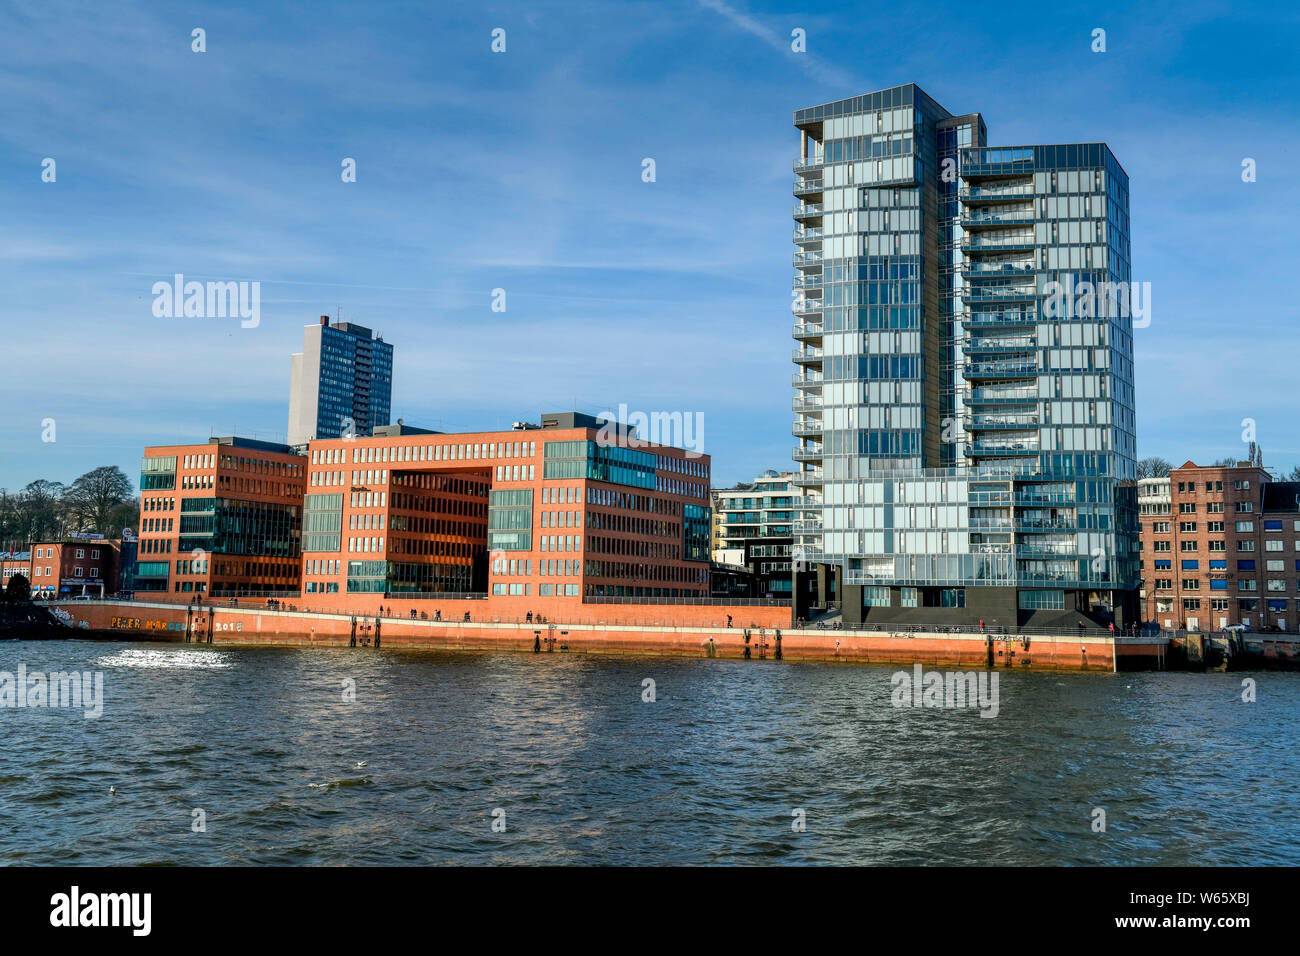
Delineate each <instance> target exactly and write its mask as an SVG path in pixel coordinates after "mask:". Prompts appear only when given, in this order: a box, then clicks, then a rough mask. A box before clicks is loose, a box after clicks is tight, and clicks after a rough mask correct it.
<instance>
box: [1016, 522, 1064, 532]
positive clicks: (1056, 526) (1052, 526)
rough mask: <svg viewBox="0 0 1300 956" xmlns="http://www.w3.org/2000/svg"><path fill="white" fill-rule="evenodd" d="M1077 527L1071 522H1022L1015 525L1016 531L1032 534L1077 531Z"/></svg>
mask: <svg viewBox="0 0 1300 956" xmlns="http://www.w3.org/2000/svg"><path fill="white" fill-rule="evenodd" d="M1078 530H1079V526H1078V525H1077V524H1076V523H1075V522H1073V521H1023V522H1017V523H1016V531H1017V532H1022V533H1027V534H1034V533H1037V532H1042V531H1068V532H1074V531H1078Z"/></svg>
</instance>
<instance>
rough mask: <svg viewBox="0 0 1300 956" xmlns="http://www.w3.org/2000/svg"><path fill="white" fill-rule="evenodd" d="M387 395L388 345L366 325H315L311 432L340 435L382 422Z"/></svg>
mask: <svg viewBox="0 0 1300 956" xmlns="http://www.w3.org/2000/svg"><path fill="white" fill-rule="evenodd" d="M392 396H393V347H392V346H391V345H389V344H388V343H387V342H385V341H384V340H383V339H381V338H377V337H375V336H373V334H372V333H371V331H370V329H367V328H365V327H364V326H360V325H353V324H351V323H348V322H340V323H337V324H335V325H327V326H322V327H321V343H320V391H319V395H318V399H317V406H316V431H315V437H316V438H340V437H343V432H344V425H345V423H346V422H348V421H351V422H352V423H353V427H354V428H355V434H356V435H360V436H365V435H369V434H371V432H372V431H373V430H374V428H375V427H376V426H378V425H387V424H388V417H389V414H390V404H391V402H392Z"/></svg>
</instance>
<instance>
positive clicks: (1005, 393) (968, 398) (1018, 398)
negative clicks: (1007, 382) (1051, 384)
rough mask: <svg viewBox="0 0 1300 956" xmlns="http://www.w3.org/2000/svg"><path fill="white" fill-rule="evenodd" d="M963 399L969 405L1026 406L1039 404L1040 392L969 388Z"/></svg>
mask: <svg viewBox="0 0 1300 956" xmlns="http://www.w3.org/2000/svg"><path fill="white" fill-rule="evenodd" d="M962 397H963V399H964V400H965V402H966V404H967V405H1024V404H1028V403H1037V401H1038V390H1037V389H1034V388H1028V389H982V388H968V389H965V390H964V391H963V394H962Z"/></svg>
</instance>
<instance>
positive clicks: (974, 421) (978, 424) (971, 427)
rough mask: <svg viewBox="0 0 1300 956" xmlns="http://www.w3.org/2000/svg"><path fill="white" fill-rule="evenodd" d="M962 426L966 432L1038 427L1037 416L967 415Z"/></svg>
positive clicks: (1019, 429) (1020, 429)
mask: <svg viewBox="0 0 1300 956" xmlns="http://www.w3.org/2000/svg"><path fill="white" fill-rule="evenodd" d="M962 424H963V425H965V427H966V429H967V430H968V431H995V430H996V431H1024V430H1028V429H1034V428H1037V427H1038V416H1037V415H967V416H966V417H965V418H964V419H963V420H962Z"/></svg>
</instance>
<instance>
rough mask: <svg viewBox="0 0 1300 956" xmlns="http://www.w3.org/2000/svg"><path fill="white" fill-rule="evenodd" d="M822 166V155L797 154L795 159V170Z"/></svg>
mask: <svg viewBox="0 0 1300 956" xmlns="http://www.w3.org/2000/svg"><path fill="white" fill-rule="evenodd" d="M821 166H822V156H821V155H820V154H818V155H815V156H796V157H795V160H794V168H795V172H799V171H800V170H804V169H820V168H821Z"/></svg>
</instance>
